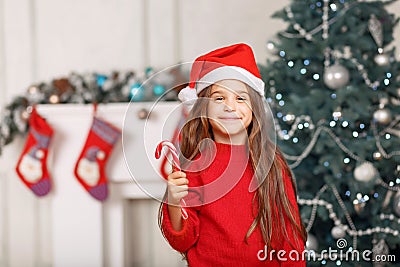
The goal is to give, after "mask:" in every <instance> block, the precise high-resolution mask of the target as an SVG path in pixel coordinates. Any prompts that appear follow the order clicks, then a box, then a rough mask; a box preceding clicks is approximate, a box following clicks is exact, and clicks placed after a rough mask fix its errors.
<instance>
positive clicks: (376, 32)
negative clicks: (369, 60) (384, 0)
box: [368, 14, 383, 48]
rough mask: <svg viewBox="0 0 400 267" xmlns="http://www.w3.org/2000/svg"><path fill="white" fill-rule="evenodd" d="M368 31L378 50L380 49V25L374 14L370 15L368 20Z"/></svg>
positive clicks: (381, 32)
mask: <svg viewBox="0 0 400 267" xmlns="http://www.w3.org/2000/svg"><path fill="white" fill-rule="evenodd" d="M368 29H369V32H370V33H371V35H372V38H373V39H374V41H375V43H376V45H377V46H378V48H382V45H383V30H382V23H381V22H380V21H379V19H378V18H377V17H376V16H375V15H374V14H372V15H371V17H370V18H369V20H368Z"/></svg>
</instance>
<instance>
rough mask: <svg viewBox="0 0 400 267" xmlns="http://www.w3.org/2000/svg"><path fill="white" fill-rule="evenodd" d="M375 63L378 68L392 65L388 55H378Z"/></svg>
mask: <svg viewBox="0 0 400 267" xmlns="http://www.w3.org/2000/svg"><path fill="white" fill-rule="evenodd" d="M374 61H375V63H376V64H377V65H378V66H387V65H389V63H390V58H389V56H388V55H387V54H384V53H382V54H378V55H376V56H375V57H374Z"/></svg>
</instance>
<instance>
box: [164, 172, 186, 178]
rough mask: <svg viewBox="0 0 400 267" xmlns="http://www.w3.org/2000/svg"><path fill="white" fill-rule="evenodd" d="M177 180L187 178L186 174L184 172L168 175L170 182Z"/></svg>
mask: <svg viewBox="0 0 400 267" xmlns="http://www.w3.org/2000/svg"><path fill="white" fill-rule="evenodd" d="M177 178H186V173H184V172H182V171H177V172H173V173H171V174H170V175H168V180H170V179H177Z"/></svg>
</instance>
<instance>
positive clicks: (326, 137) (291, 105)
mask: <svg viewBox="0 0 400 267" xmlns="http://www.w3.org/2000/svg"><path fill="white" fill-rule="evenodd" d="M392 2H393V1H361V0H358V1H357V0H292V1H291V3H290V5H289V6H287V7H285V8H284V9H283V10H280V11H278V12H276V13H275V14H274V17H275V18H279V19H282V20H284V21H285V22H287V23H288V26H287V28H286V29H285V30H283V31H281V32H279V33H278V34H277V35H276V36H275V37H274V38H273V40H270V41H269V42H268V43H267V48H268V49H269V51H270V52H271V53H272V54H273V55H274V56H272V57H270V59H269V60H268V61H267V62H266V64H265V65H264V66H261V70H262V76H263V79H264V81H265V82H266V97H267V100H268V102H269V104H270V106H271V108H272V110H273V112H274V115H275V120H276V121H275V127H276V130H277V137H278V138H277V140H278V145H279V146H280V147H281V149H282V151H283V152H284V155H285V157H286V158H287V160H288V162H289V164H290V166H291V168H292V170H293V172H294V175H295V178H296V183H297V190H298V195H299V200H298V202H299V208H300V212H301V217H302V220H303V222H304V224H305V226H306V229H307V231H308V240H307V244H306V245H307V250H310V251H315V254H314V255H315V258H312V259H310V260H309V266H321V265H322V266H338V265H341V266H400V255H399V248H400V235H399V233H400V191H399V189H400V123H399V121H400V89H399V88H400V73H399V71H400V63H399V62H398V61H397V60H396V57H395V47H394V46H393V44H392V43H393V29H394V27H395V26H396V25H397V23H398V19H397V18H396V17H395V16H394V15H393V14H391V13H389V12H388V9H389V8H388V5H389V4H391V3H392ZM390 46H391V47H390ZM329 248H331V249H332V250H336V251H337V252H336V253H332V254H331V255H330V256H329V255H328V254H327V253H324V252H323V250H328V249H329ZM349 251H350V252H354V257H353V258H351V254H345V253H346V252H349ZM365 251H370V252H371V253H370V254H369V253H368V252H366V253H364V254H368V255H367V257H366V258H365V257H364V256H363V255H362V252H365ZM356 252H358V253H359V259H357V257H356ZM340 253H342V254H341V255H340ZM346 255H347V256H346ZM393 255H394V257H393ZM377 256H378V258H379V256H380V259H381V260H382V261H380V262H374V263H373V262H372V261H373V260H374V259H375V260H379V259H378V258H377ZM384 260H385V261H386V262H384Z"/></svg>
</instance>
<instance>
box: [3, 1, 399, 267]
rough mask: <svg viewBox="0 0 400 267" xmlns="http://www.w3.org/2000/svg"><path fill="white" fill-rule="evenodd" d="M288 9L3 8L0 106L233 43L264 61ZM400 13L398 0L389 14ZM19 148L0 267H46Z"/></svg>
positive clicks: (7, 174) (128, 4) (52, 4)
mask: <svg viewBox="0 0 400 267" xmlns="http://www.w3.org/2000/svg"><path fill="white" fill-rule="evenodd" d="M288 3H289V0H283V1H267V0H247V1H239V0H235V1H233V0H218V1H213V0H202V1H185V0H112V1H111V0H84V1H82V0H68V1H65V0H62V1H61V0H0V108H1V109H2V108H3V107H4V105H6V104H7V103H8V102H10V101H11V99H12V98H13V97H14V96H16V95H21V94H23V93H24V92H25V90H26V88H27V87H28V86H29V85H30V84H32V83H34V82H38V81H48V80H50V79H51V78H55V77H60V76H63V75H67V74H68V73H69V72H70V71H78V72H84V71H110V70H113V69H115V70H126V69H134V70H137V71H141V70H143V69H144V68H145V67H147V66H154V67H156V68H163V67H167V66H170V65H172V64H175V63H178V62H188V61H191V60H193V59H194V58H195V57H196V56H197V55H199V54H201V53H204V52H207V51H209V50H211V49H213V48H215V47H218V46H223V45H227V44H231V43H234V42H247V43H249V44H251V45H252V46H253V48H254V50H255V54H256V59H257V61H258V62H264V61H265V59H266V57H268V53H267V51H266V50H265V43H266V41H267V39H268V38H270V37H271V36H273V34H274V33H276V32H277V31H278V30H280V29H283V28H284V24H283V23H282V22H281V21H280V20H272V19H271V18H270V15H271V14H272V13H273V12H275V11H276V10H278V9H280V8H282V7H284V6H285V5H287V4H288ZM396 10H397V11H398V12H396ZM399 11H400V2H397V3H395V4H393V5H392V7H391V12H393V13H397V14H399ZM395 35H396V37H397V38H396V39H397V40H399V38H398V37H399V36H400V29H399V28H397V29H396V32H395ZM22 145H23V139H18V140H16V142H14V143H13V145H12V146H9V147H7V148H6V150H5V151H4V154H3V156H2V157H1V158H0V266H12V267H13V266H24V267H30V266H51V244H49V242H50V240H51V225H50V224H49V214H48V212H46V211H47V210H48V208H47V207H48V206H49V201H48V200H47V199H46V198H45V199H40V200H38V199H37V198H35V197H34V196H33V194H32V193H31V192H30V191H28V189H26V188H25V186H24V185H23V184H22V183H21V182H20V181H19V180H18V178H17V176H16V175H15V172H14V166H15V163H16V161H17V159H18V156H19V152H20V149H21V148H22Z"/></svg>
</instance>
